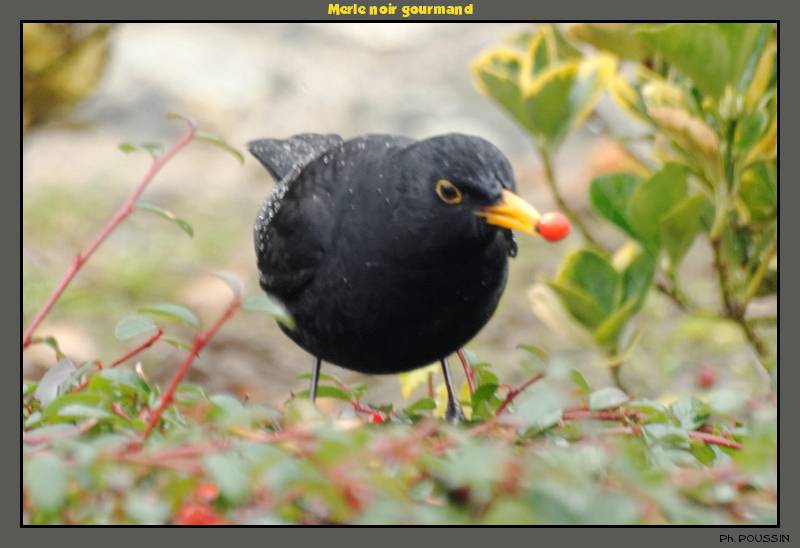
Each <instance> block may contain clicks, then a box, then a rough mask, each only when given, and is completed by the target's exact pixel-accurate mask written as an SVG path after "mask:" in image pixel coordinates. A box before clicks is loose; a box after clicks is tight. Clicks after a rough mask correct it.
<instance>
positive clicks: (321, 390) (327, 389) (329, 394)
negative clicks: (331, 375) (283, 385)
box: [295, 385, 352, 401]
mask: <svg viewBox="0 0 800 548" xmlns="http://www.w3.org/2000/svg"><path fill="white" fill-rule="evenodd" d="M295 396H296V397H298V398H307V397H308V390H301V391H300V392H296V393H295ZM317 397H318V398H335V399H337V400H344V401H350V400H351V399H352V398H351V397H350V394H348V393H347V392H345V391H344V390H342V389H341V388H337V387H335V386H327V385H319V386H317Z"/></svg>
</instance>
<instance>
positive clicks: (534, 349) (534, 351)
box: [517, 344, 549, 363]
mask: <svg viewBox="0 0 800 548" xmlns="http://www.w3.org/2000/svg"><path fill="white" fill-rule="evenodd" d="M517 348H519V349H521V350H524V351H526V352H527V353H529V354H531V355H532V356H536V358H538V359H539V360H540V361H542V362H544V363H547V360H548V359H549V357H548V355H547V352H545V351H544V350H542V349H541V348H539V347H538V346H534V345H532V344H518V345H517Z"/></svg>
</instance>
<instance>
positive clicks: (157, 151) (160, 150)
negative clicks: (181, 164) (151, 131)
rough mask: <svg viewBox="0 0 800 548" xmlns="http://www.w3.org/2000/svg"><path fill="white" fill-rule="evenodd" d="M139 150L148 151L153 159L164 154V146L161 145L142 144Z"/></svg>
mask: <svg viewBox="0 0 800 548" xmlns="http://www.w3.org/2000/svg"><path fill="white" fill-rule="evenodd" d="M139 148H141V149H142V150H145V151H147V152H148V153H149V154H150V156H152V157H153V158H158V157H159V156H161V155H162V154H164V145H162V144H161V143H142V144H141V145H139Z"/></svg>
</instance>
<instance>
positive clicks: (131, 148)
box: [118, 143, 139, 154]
mask: <svg viewBox="0 0 800 548" xmlns="http://www.w3.org/2000/svg"><path fill="white" fill-rule="evenodd" d="M118 148H119V149H120V150H121V151H122V152H124V153H125V154H130V153H131V152H135V151H137V150H139V147H137V146H136V145H132V144H130V143H120V144H119V147H118Z"/></svg>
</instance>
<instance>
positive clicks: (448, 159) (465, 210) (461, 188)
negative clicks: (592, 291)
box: [406, 134, 570, 241]
mask: <svg viewBox="0 0 800 548" xmlns="http://www.w3.org/2000/svg"><path fill="white" fill-rule="evenodd" d="M408 154H409V155H408V156H407V158H406V161H410V162H412V165H413V166H415V167H414V168H412V169H411V170H410V171H411V172H414V177H415V183H416V185H417V191H418V192H419V193H420V194H421V195H422V196H421V198H422V203H424V204H426V206H427V209H428V211H429V212H431V214H432V215H431V221H432V222H433V223H435V225H436V226H438V227H441V228H442V229H443V230H444V229H445V228H446V230H447V231H448V232H449V233H453V234H460V235H461V236H463V237H465V238H469V237H474V238H479V239H483V240H486V239H487V238H490V237H492V236H493V235H495V234H496V233H497V231H499V230H502V231H503V232H505V233H506V234H507V236H508V238H509V241H510V240H511V236H510V234H511V233H510V231H517V232H522V233H525V234H529V235H531V236H542V237H543V238H545V239H547V240H549V241H557V240H560V239H562V238H564V237H565V236H567V234H569V231H570V225H569V221H567V220H566V218H565V217H564V216H563V215H562V214H561V213H557V212H556V213H546V214H541V213H539V211H538V210H537V209H536V208H535V207H534V206H533V205H531V204H530V203H528V202H527V201H526V200H524V199H522V198H520V197H519V196H518V195H517V194H516V183H515V181H514V173H513V171H512V169H511V164H510V163H509V161H508V159H507V158H506V157H505V155H504V154H503V153H502V152H500V150H499V149H498V148H497V147H496V146H494V145H493V144H491V143H490V142H489V141H487V140H485V139H482V138H480V137H475V136H471V135H463V134H447V135H441V136H437V137H432V138H430V139H426V140H424V141H419V142H418V143H416V144H415V145H413V146H412V147H410V149H409V150H408ZM419 171H421V172H422V173H419Z"/></svg>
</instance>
